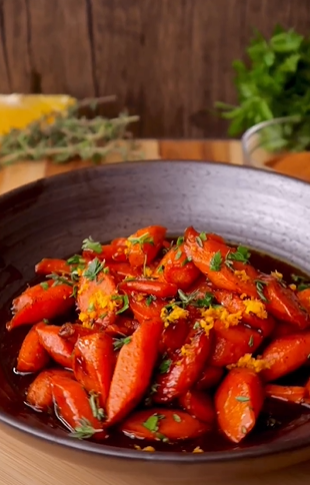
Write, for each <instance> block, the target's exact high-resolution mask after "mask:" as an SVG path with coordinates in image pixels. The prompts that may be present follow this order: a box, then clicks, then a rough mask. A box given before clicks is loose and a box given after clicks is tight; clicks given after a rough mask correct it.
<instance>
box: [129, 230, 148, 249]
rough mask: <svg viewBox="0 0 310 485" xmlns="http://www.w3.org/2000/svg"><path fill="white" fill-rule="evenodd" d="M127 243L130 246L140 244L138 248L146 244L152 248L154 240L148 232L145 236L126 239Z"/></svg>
mask: <svg viewBox="0 0 310 485" xmlns="http://www.w3.org/2000/svg"><path fill="white" fill-rule="evenodd" d="M128 241H129V242H130V243H131V244H140V246H142V244H146V243H148V244H152V245H153V246H154V239H153V238H152V237H151V236H150V234H149V233H148V232H146V233H145V234H142V236H139V237H134V236H130V237H129V238H128Z"/></svg>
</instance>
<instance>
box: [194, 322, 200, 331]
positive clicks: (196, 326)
mask: <svg viewBox="0 0 310 485" xmlns="http://www.w3.org/2000/svg"><path fill="white" fill-rule="evenodd" d="M200 326H201V325H200V323H199V322H195V323H194V326H193V329H194V330H198V329H199V328H200Z"/></svg>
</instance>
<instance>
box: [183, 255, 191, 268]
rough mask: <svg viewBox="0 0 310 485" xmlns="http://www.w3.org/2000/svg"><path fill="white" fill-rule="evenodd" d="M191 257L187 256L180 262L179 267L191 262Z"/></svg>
mask: <svg viewBox="0 0 310 485" xmlns="http://www.w3.org/2000/svg"><path fill="white" fill-rule="evenodd" d="M192 260H193V259H192V257H191V256H188V257H186V258H185V259H184V261H182V265H181V266H185V265H186V264H187V263H190V262H191V261H192Z"/></svg>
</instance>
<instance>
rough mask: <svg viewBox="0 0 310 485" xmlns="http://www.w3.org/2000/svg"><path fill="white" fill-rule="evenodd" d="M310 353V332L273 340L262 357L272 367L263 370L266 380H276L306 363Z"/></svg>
mask: <svg viewBox="0 0 310 485" xmlns="http://www.w3.org/2000/svg"><path fill="white" fill-rule="evenodd" d="M309 355H310V333H304V334H302V333H300V334H295V335H285V336H284V337H281V338H278V339H276V340H274V341H273V342H271V343H270V344H269V345H268V347H267V348H266V349H265V350H264V352H263V355H262V358H263V359H264V360H266V361H267V362H270V368H269V369H265V370H264V371H263V372H262V376H263V378H264V379H265V380H266V381H274V380H275V379H278V378H279V377H282V376H285V375H286V374H289V373H290V372H293V371H294V370H296V369H298V368H299V367H301V366H302V365H304V364H305V363H306V362H307V360H308V358H309Z"/></svg>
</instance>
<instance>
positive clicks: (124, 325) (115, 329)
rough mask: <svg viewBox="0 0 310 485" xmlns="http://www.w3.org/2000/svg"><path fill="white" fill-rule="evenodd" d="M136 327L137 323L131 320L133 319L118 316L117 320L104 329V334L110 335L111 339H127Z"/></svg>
mask: <svg viewBox="0 0 310 485" xmlns="http://www.w3.org/2000/svg"><path fill="white" fill-rule="evenodd" d="M138 326H139V323H138V322H137V321H135V320H133V318H129V317H125V316H121V315H120V316H119V317H118V318H117V320H116V322H115V323H113V324H111V325H109V326H108V327H107V328H106V329H105V332H106V334H107V335H110V336H111V337H116V336H120V335H123V336H127V337H129V336H130V335H132V334H133V332H134V331H135V330H137V328H138Z"/></svg>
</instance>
